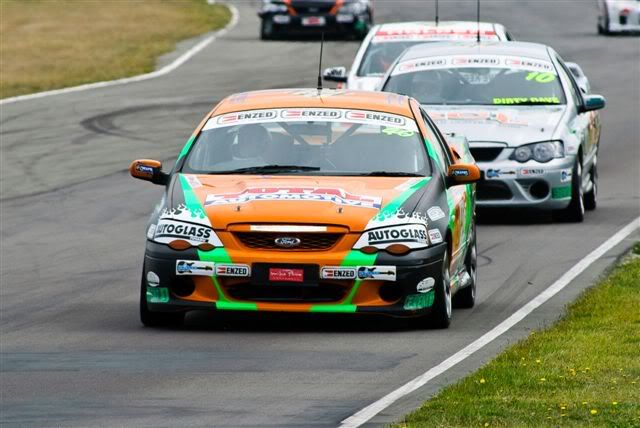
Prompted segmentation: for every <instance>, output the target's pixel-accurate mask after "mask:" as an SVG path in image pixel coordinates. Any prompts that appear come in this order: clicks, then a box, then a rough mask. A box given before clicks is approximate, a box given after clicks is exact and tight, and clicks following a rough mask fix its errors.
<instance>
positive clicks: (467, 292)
mask: <svg viewBox="0 0 640 428" xmlns="http://www.w3.org/2000/svg"><path fill="white" fill-rule="evenodd" d="M465 266H466V267H467V273H468V274H469V276H470V277H471V283H470V284H469V285H467V286H466V287H464V288H462V289H460V290H458V292H457V293H456V294H455V295H454V296H453V305H454V307H455V308H464V309H470V308H473V307H474V306H475V304H476V285H477V283H478V244H477V240H476V232H475V226H474V230H473V235H472V241H471V244H470V246H469V252H468V253H467V257H466V260H465Z"/></svg>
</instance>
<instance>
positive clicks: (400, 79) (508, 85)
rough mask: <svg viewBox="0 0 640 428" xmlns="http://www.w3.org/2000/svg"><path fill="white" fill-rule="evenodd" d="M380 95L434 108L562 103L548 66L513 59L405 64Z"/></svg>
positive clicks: (442, 59)
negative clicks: (412, 99) (392, 95)
mask: <svg viewBox="0 0 640 428" xmlns="http://www.w3.org/2000/svg"><path fill="white" fill-rule="evenodd" d="M383 90H384V91H388V92H396V93H399V94H404V95H409V96H412V97H415V98H416V99H417V100H418V101H419V102H420V103H421V104H432V105H433V104H435V105H437V104H449V105H533V104H535V105H546V104H565V102H566V100H565V96H564V91H563V89H562V85H561V84H560V81H559V79H558V74H557V72H556V70H555V67H554V66H553V64H552V63H551V62H549V61H544V60H539V59H532V58H523V57H514V56H493V55H467V56H442V57H431V58H423V59H413V60H409V61H403V62H400V63H398V64H397V65H396V67H395V68H394V70H393V72H392V73H391V76H390V77H389V79H388V80H387V82H386V83H385V85H384V89H383Z"/></svg>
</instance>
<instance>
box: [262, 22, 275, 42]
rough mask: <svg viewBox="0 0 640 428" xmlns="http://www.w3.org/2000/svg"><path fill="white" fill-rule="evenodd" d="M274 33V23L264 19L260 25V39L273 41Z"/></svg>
mask: <svg viewBox="0 0 640 428" xmlns="http://www.w3.org/2000/svg"><path fill="white" fill-rule="evenodd" d="M274 32H275V31H274V28H273V21H271V19H269V18H263V19H262V22H261V24H260V39H261V40H273V39H274Z"/></svg>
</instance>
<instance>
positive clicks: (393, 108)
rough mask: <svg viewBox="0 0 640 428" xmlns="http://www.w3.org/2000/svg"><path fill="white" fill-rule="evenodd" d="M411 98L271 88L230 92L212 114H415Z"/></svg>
mask: <svg viewBox="0 0 640 428" xmlns="http://www.w3.org/2000/svg"><path fill="white" fill-rule="evenodd" d="M409 99H410V98H409V97H407V96H404V95H398V94H392V93H389V92H373V91H353V90H342V89H339V90H336V89H323V90H322V91H318V89H315V88H298V89H270V90H264V91H251V92H243V93H239V94H234V95H231V96H229V97H227V98H225V99H224V100H222V101H220V103H219V104H218V105H217V106H216V108H215V109H214V110H213V112H212V115H215V116H217V115H220V114H225V113H231V112H237V111H244V110H260V109H270V108H292V107H311V108H313V107H315V108H346V109H357V110H373V111H379V112H385V113H394V114H399V115H402V116H407V117H413V113H412V111H411V107H410V106H409Z"/></svg>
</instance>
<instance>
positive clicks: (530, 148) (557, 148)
mask: <svg viewBox="0 0 640 428" xmlns="http://www.w3.org/2000/svg"><path fill="white" fill-rule="evenodd" d="M563 157H564V145H563V144H562V141H543V142H540V143H533V144H527V145H524V146H520V147H518V148H517V149H515V151H514V152H513V154H512V155H511V159H513V160H516V161H518V162H527V161H529V160H531V159H534V160H536V161H538V162H541V163H546V162H549V161H550V160H551V159H554V158H563Z"/></svg>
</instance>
